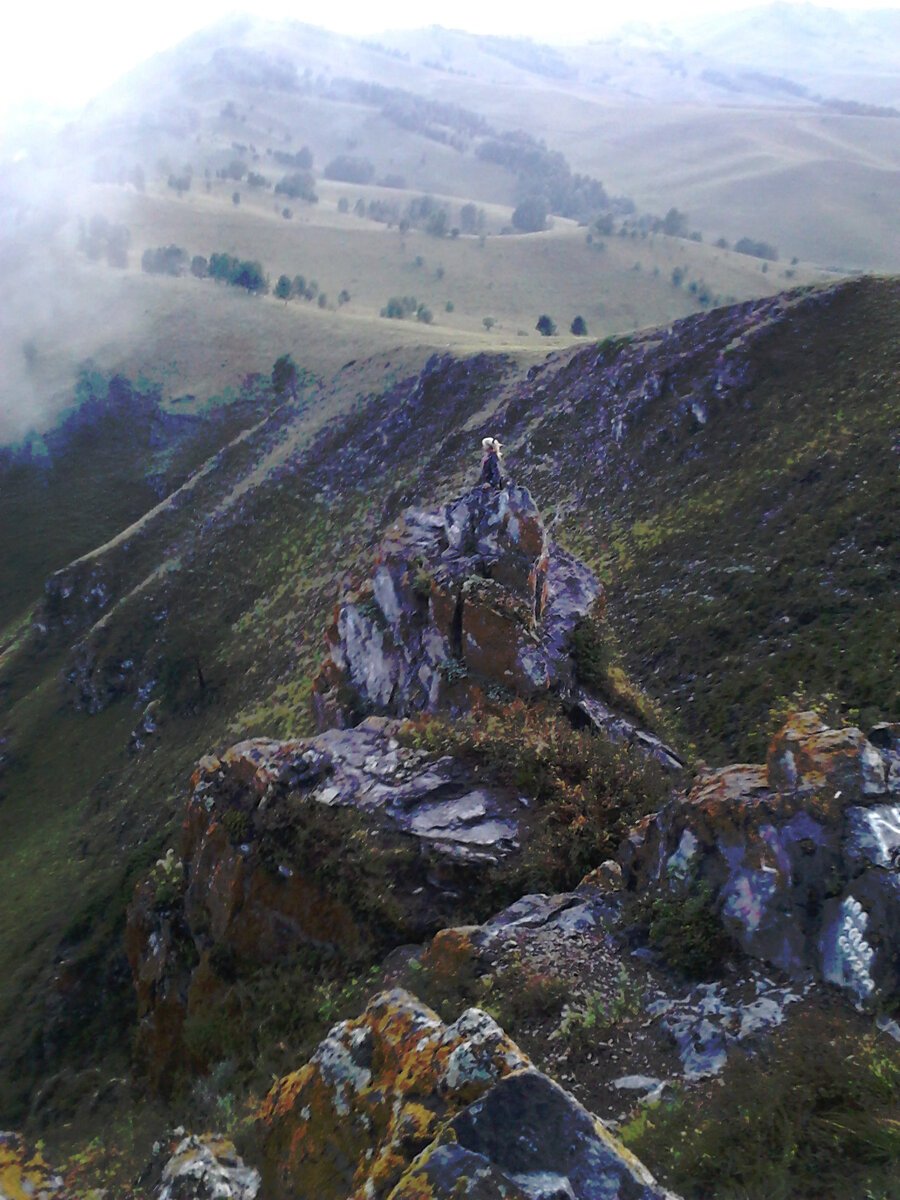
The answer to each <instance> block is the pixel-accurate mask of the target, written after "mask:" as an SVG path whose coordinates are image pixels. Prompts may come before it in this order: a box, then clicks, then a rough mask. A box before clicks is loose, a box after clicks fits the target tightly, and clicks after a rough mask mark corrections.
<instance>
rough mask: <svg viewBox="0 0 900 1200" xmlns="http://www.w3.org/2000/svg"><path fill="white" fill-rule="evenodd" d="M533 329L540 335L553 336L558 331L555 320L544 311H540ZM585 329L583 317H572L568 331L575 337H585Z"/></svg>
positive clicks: (586, 329) (585, 324)
mask: <svg viewBox="0 0 900 1200" xmlns="http://www.w3.org/2000/svg"><path fill="white" fill-rule="evenodd" d="M535 329H536V330H537V331H538V333H539V334H540V335H541V337H553V336H554V335H555V334H556V333H557V332H558V331H557V328H556V322H555V321H554V320H553V318H552V317H550V316H548V315H547V314H546V313H541V315H540V316H539V317H538V321H537V325H535ZM587 331H588V328H587V322H586V321H585V319H584V317H582V316H577V317H573V318H572V324H571V325H570V326H569V332H570V333H572V334H574V336H575V337H587Z"/></svg>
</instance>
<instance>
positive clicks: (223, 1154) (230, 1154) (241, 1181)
mask: <svg viewBox="0 0 900 1200" xmlns="http://www.w3.org/2000/svg"><path fill="white" fill-rule="evenodd" d="M259 1189H260V1176H259V1172H258V1171H256V1170H255V1169H254V1168H253V1167H248V1166H246V1165H245V1164H244V1162H243V1160H242V1159H241V1157H240V1155H239V1154H238V1153H237V1151H236V1150H235V1148H234V1144H233V1143H232V1142H230V1141H229V1140H228V1139H227V1138H223V1137H219V1136H218V1135H216V1134H204V1135H203V1136H202V1137H197V1136H195V1135H193V1134H190V1135H188V1136H187V1137H184V1138H182V1140H181V1141H180V1142H179V1143H178V1145H177V1146H175V1148H174V1150H173V1152H172V1155H171V1157H170V1158H169V1160H168V1161H167V1162H166V1164H165V1166H164V1167H163V1170H162V1177H161V1179H160V1183H159V1187H158V1188H157V1190H156V1192H155V1200H256V1197H257V1196H258V1195H259Z"/></svg>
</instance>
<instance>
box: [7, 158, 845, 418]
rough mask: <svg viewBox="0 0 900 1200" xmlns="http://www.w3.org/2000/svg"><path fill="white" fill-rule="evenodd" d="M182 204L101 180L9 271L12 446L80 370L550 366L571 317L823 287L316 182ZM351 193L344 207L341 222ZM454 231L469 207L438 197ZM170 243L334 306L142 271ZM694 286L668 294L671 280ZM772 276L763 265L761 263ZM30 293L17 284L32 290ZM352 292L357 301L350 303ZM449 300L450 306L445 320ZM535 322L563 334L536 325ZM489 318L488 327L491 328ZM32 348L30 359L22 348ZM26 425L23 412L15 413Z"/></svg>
mask: <svg viewBox="0 0 900 1200" xmlns="http://www.w3.org/2000/svg"><path fill="white" fill-rule="evenodd" d="M210 187H211V190H210V191H209V192H206V191H205V190H204V189H203V188H202V187H201V188H199V189H197V190H195V189H193V188H192V190H191V191H190V192H188V193H187V194H186V195H184V196H183V197H181V198H178V197H177V196H176V195H175V193H174V192H172V191H171V190H170V189H168V188H166V187H165V186H164V185H163V186H162V187H160V186H159V185H158V184H154V185H151V186H148V189H147V191H146V192H145V193H136V192H135V191H134V190H133V189H131V188H121V187H118V186H115V185H111V184H93V185H89V186H87V187H85V188H84V189H83V190H81V191H79V192H78V193H76V195H75V196H74V197H73V198H72V199H71V200H70V201H69V205H70V207H69V209H68V215H67V216H64V217H63V218H62V223H61V225H60V226H59V228H58V229H57V230H56V231H55V232H53V233H52V234H50V235H49V236H41V237H39V236H38V235H37V234H35V235H34V236H33V238H32V240H31V242H30V244H29V243H24V245H27V246H28V251H27V253H24V252H23V253H22V255H21V261H20V262H19V263H18V264H17V267H16V269H15V273H16V277H21V278H22V279H23V281H24V280H27V281H28V282H27V288H26V293H27V298H26V300H25V302H24V303H23V304H22V305H21V306H16V307H15V308H13V309H11V310H9V311H8V312H6V313H5V314H4V319H3V327H2V329H0V339H2V344H3V346H4V355H3V368H2V378H3V384H4V386H5V390H6V391H7V394H8V395H9V396H10V398H11V403H10V406H9V410H8V412H7V415H6V418H5V420H4V421H3V422H2V427H0V437H2V436H3V435H4V432H5V436H6V437H7V438H8V437H10V436H16V433H17V432H21V430H22V427H23V426H24V427H27V425H28V424H29V422H30V420H33V421H34V423H35V424H37V426H38V428H41V427H42V423H43V424H46V422H45V421H42V413H43V412H45V411H46V412H47V413H49V414H51V415H52V414H53V413H56V412H58V411H59V410H60V409H61V408H63V407H64V406H65V405H66V404H67V403H68V402H69V399H70V394H71V391H72V388H73V384H74V379H75V377H76V374H77V370H78V367H79V365H80V364H81V363H82V362H84V361H85V360H88V359H91V360H93V362H94V363H95V364H96V365H97V366H98V367H99V368H101V369H103V370H105V371H108V372H116V371H118V372H121V373H123V374H125V375H127V376H128V377H129V378H132V379H136V380H137V379H144V380H147V381H148V383H153V384H156V385H159V386H161V387H162V390H163V395H164V396H165V397H166V398H172V397H177V396H184V395H186V394H188V395H195V396H200V397H204V396H209V395H212V394H216V393H219V392H221V391H222V390H223V389H224V388H226V387H228V386H229V385H231V384H232V383H233V381H234V379H235V376H236V375H237V373H238V372H245V373H250V372H261V371H267V370H268V369H269V368H270V367H271V364H272V362H273V361H274V359H275V358H276V357H278V355H279V354H282V353H284V352H286V351H289V352H291V353H293V355H294V357H295V359H296V360H297V361H298V362H302V363H303V364H304V366H305V367H306V368H307V369H308V370H310V371H312V372H313V373H314V374H316V375H317V376H320V377H327V376H328V375H330V374H331V373H333V372H334V371H335V370H337V369H338V368H339V367H340V366H341V365H343V363H345V362H347V361H348V360H349V359H355V358H361V357H367V356H369V355H372V354H377V353H381V352H395V351H396V350H397V349H400V348H404V347H406V348H410V349H411V348H413V347H415V348H417V350H418V352H419V353H420V356H421V357H420V361H422V362H424V359H425V358H426V357H427V355H428V354H429V353H430V352H432V351H434V350H436V349H444V350H446V349H451V350H453V351H454V352H455V353H472V352H475V351H477V350H480V349H490V350H496V351H513V352H519V351H525V352H533V353H535V354H536V355H541V354H544V353H546V352H547V350H548V349H551V348H553V347H558V346H559V345H561V344H566V343H570V342H572V341H573V340H574V339H573V338H572V337H571V335H570V334H569V326H570V325H571V322H572V320H573V318H574V317H575V316H576V315H581V316H582V317H583V318H584V320H585V321H586V323H587V328H588V332H589V333H590V334H591V335H592V336H595V337H602V336H607V335H609V334H612V333H619V332H623V331H625V330H631V329H634V328H638V327H641V326H643V325H654V324H660V323H665V322H668V321H671V320H673V319H676V318H678V317H681V316H684V315H686V314H687V313H689V312H691V311H695V310H697V309H699V308H701V307H703V306H704V305H707V306H708V305H709V304H712V303H722V302H725V301H726V300H736V299H745V298H748V297H753V296H759V295H765V294H767V293H768V292H770V291H771V290H773V289H775V288H778V287H779V286H784V285H785V283H786V282H788V280H787V279H786V274H787V275H789V276H791V277H792V278H793V279H794V280H795V281H796V282H807V281H811V280H814V279H818V278H821V277H822V273H821V272H818V271H816V270H815V269H813V268H810V267H809V266H807V265H800V264H798V265H795V266H793V267H789V266H787V265H786V264H763V263H762V262H761V261H760V260H759V259H756V258H752V257H750V256H748V255H744V254H734V253H732V252H730V251H727V250H721V249H718V248H716V247H713V246H707V245H703V244H699V243H696V242H693V241H690V240H688V239H686V238H673V237H667V236H665V235H661V234H660V235H650V236H646V235H645V236H635V237H631V236H626V237H620V236H618V235H615V236H612V237H600V236H596V235H592V240H591V242H590V244H589V243H588V241H587V236H588V232H589V231H588V230H586V229H584V228H579V227H578V225H577V223H576V222H574V221H570V220H566V219H564V218H554V222H553V228H552V229H550V230H548V231H546V232H544V233H530V234H521V233H518V234H517V233H506V234H504V235H502V236H498V235H497V231H498V230H499V229H501V228H504V227H508V226H509V219H510V213H511V209H510V208H508V207H502V206H496V205H484V206H481V207H482V209H483V211H484V213H485V216H486V221H487V229H488V230H491V229H493V231H494V235H490V234H489V235H488V236H486V237H481V236H478V235H462V236H459V237H456V238H452V237H442V238H439V237H434V236H430V235H429V234H428V233H426V232H425V231H423V230H421V229H410V230H409V231H407V232H406V233H401V232H400V231H399V229H397V228H396V227H395V228H389V227H388V226H387V225H385V224H382V223H379V222H376V221H374V220H370V219H368V218H363V217H359V216H357V215H356V214H355V213H354V212H353V207H354V206H355V204H356V202H357V200H359V199H360V198H362V199H364V200H366V201H368V200H369V199H371V198H372V197H374V196H379V195H380V196H381V197H384V196H387V197H388V198H389V199H390V200H391V201H394V202H399V203H400V204H401V205H405V204H406V203H408V202H409V201H410V200H413V199H414V198H415V195H417V194H414V193H412V192H409V191H407V192H403V191H399V192H398V191H397V190H396V189H387V188H376V187H373V186H368V187H365V186H355V185H352V184H341V183H334V182H329V181H324V182H323V183H319V184H317V189H318V191H319V195H320V198H319V202H318V203H317V204H315V205H308V204H303V203H302V202H299V203H298V202H292V203H291V211H292V217H291V219H290V220H286V219H285V218H284V217H283V216H282V215H281V213H282V209H283V208H284V206H285V204H284V201H283V199H281V198H279V200H275V199H274V198H273V195H272V192H271V191H257V192H256V193H254V192H253V190H248V189H247V188H246V187H244V188H243V189H241V190H242V202H241V204H240V205H239V206H237V207H236V206H235V205H234V204H233V203H232V199H231V196H232V192H233V190H234V188H235V184H234V182H233V181H222V180H215V181H213V182H212V183H211V185H210ZM341 199H345V200H347V201H348V202H349V208H350V211H349V212H341V211H339V208H338V205H339V202H340V200H341ZM436 199H437V200H438V202H443V203H445V204H446V206H447V208H448V211H449V212H450V214H451V219H455V220H458V219H459V218H458V214H459V210H460V207H461V205H460V203H459V201H458V199H456V198H454V197H452V196H448V197H440V196H438V197H436ZM98 217H99V218H103V219H105V220H107V221H109V222H111V223H113V224H114V225H124V226H125V227H126V228H127V229H128V230H129V234H130V244H129V248H128V265H127V267H125V268H121V267H111V266H109V265H107V263H106V262H104V261H102V260H101V261H96V262H94V261H91V260H90V259H89V258H88V257H87V256H86V255H85V254H84V253H83V252H81V251H79V249H78V248H77V243H78V223H79V221H81V222H84V223H89V222H90V221H91V220H92V219H97V218H98ZM170 244H174V245H176V246H179V247H181V248H183V249H184V250H186V251H187V253H188V255H189V256H193V255H203V256H204V257H206V258H208V257H209V256H210V254H212V253H214V252H225V253H230V254H234V255H236V256H238V257H240V258H242V259H243V258H246V259H253V260H257V261H259V262H260V263H261V264H262V266H263V268H264V270H265V272H266V273H267V274H268V276H269V278H270V280H271V283H272V285H273V286H274V284H275V282H276V281H277V279H278V277H279V275H281V274H286V275H287V276H288V277H289V278H291V279H293V277H294V276H295V275H298V274H302V275H303V276H304V277H305V278H306V279H307V280H313V279H314V280H315V281H316V282H317V284H318V287H319V289H320V296H321V294H324V295H325V297H326V306H325V307H324V308H322V307H319V304H320V296H319V297H317V298H316V301H314V302H308V301H303V300H296V299H292V300H290V301H289V302H288V303H284V302H282V301H279V300H277V299H276V298H275V297H274V295H272V294H269V295H268V296H248V295H247V294H246V293H245V292H243V291H242V290H240V289H235V288H232V287H227V286H225V285H221V284H216V283H215V282H213V281H211V280H209V279H195V278H193V277H191V276H190V274H186V275H184V276H182V277H180V278H174V277H171V276H160V275H148V274H147V273H146V272H144V271H142V270H141V258H142V255H143V254H144V252H145V250H147V249H151V250H152V249H155V248H156V247H158V246H167V245H170ZM676 268H677V269H678V270H679V271H680V272H681V274H682V275H683V279H682V281H681V283H680V284H679V286H675V285H674V284H673V271H674V270H675V269H676ZM764 268H765V270H764ZM24 286H25V284H24V283H23V287H24ZM341 292H345V293H347V294H349V300H347V301H346V302H343V303H341V302H340V301H339V297H340V294H341ZM392 296H415V297H416V299H417V301H418V302H420V303H424V304H426V305H427V306H428V308H429V309H430V311H431V314H432V321H431V323H430V324H423V323H422V322H420V321H416V320H392V319H386V318H384V317H382V316H380V313H381V310H382V309H383V308H384V306H385V305H386V304H387V303H388V301H389V299H390V298H391V297H392ZM448 307H449V311H448ZM541 313H547V314H549V315H550V316H551V317H552V318H553V320H554V321H555V322H556V324H557V327H558V330H559V337H558V339H554V338H550V339H546V338H543V337H541V336H540V334H538V332H537V331H536V329H535V325H536V322H537V318H538V316H539V315H540V314H541ZM485 318H488V319H489V321H490V322H492V324H491V327H490V329H489V330H488V329H486V328H485V324H484V321H485ZM28 347H31V351H32V358H31V359H29V358H28V356H27V354H26V349H27V348H28ZM19 414H22V416H21V419H20V415H19Z"/></svg>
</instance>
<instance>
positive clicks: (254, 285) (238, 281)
mask: <svg viewBox="0 0 900 1200" xmlns="http://www.w3.org/2000/svg"><path fill="white" fill-rule="evenodd" d="M208 274H209V277H210V278H211V279H216V280H218V281H219V282H220V283H228V284H231V286H232V287H240V288H245V289H246V290H247V291H248V292H253V293H256V294H258V295H261V294H263V293H265V292H267V291H268V290H269V280H268V278H267V276H266V273H265V271H263V268H262V264H261V263H258V262H256V261H255V260H254V259H249V258H237V257H236V256H235V255H233V254H211V255H210V256H209V267H208Z"/></svg>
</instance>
